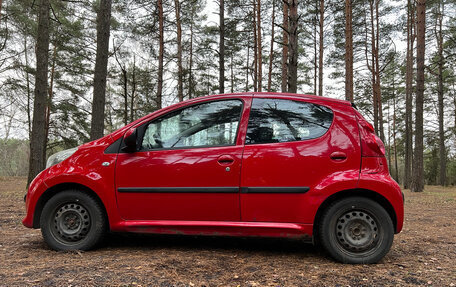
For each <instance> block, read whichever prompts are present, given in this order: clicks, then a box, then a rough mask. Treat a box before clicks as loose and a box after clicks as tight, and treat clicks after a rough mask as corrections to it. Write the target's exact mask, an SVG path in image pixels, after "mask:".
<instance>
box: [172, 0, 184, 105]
mask: <svg viewBox="0 0 456 287" xmlns="http://www.w3.org/2000/svg"><path fill="white" fill-rule="evenodd" d="M174 6H175V12H176V26H177V98H178V99H179V102H182V101H183V100H184V83H183V70H182V24H181V12H180V2H179V0H174Z"/></svg>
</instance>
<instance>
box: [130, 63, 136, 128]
mask: <svg viewBox="0 0 456 287" xmlns="http://www.w3.org/2000/svg"><path fill="white" fill-rule="evenodd" d="M136 85H137V83H136V55H133V71H132V73H131V97H130V98H131V99H130V122H132V121H134V120H135V98H136Z"/></svg>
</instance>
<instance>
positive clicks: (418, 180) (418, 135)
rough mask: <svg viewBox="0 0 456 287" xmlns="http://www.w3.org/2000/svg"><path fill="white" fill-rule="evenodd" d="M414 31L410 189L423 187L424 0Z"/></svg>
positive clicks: (420, 3) (418, 3) (417, 10)
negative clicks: (413, 109) (412, 147)
mask: <svg viewBox="0 0 456 287" xmlns="http://www.w3.org/2000/svg"><path fill="white" fill-rule="evenodd" d="M416 12H417V22H416V25H417V32H416V38H417V42H416V66H417V67H416V109H415V151H414V157H413V165H412V168H413V172H412V191H413V192H421V191H423V189H424V179H423V178H424V170H423V102H424V56H425V44H426V41H425V40H426V38H425V37H426V0H418V1H417V6H416Z"/></svg>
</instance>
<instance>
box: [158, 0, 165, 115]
mask: <svg viewBox="0 0 456 287" xmlns="http://www.w3.org/2000/svg"><path fill="white" fill-rule="evenodd" d="M157 6H158V41H159V49H158V71H157V72H158V79H157V100H156V101H157V110H159V109H161V108H162V94H163V59H164V53H165V38H164V37H165V36H164V33H165V31H164V30H165V28H164V15H163V0H157Z"/></svg>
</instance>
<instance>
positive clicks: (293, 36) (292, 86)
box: [288, 0, 298, 93]
mask: <svg viewBox="0 0 456 287" xmlns="http://www.w3.org/2000/svg"><path fill="white" fill-rule="evenodd" d="M289 3H290V27H289V32H290V34H289V37H290V38H289V42H288V92H289V93H296V92H297V90H298V0H290V2H289Z"/></svg>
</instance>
